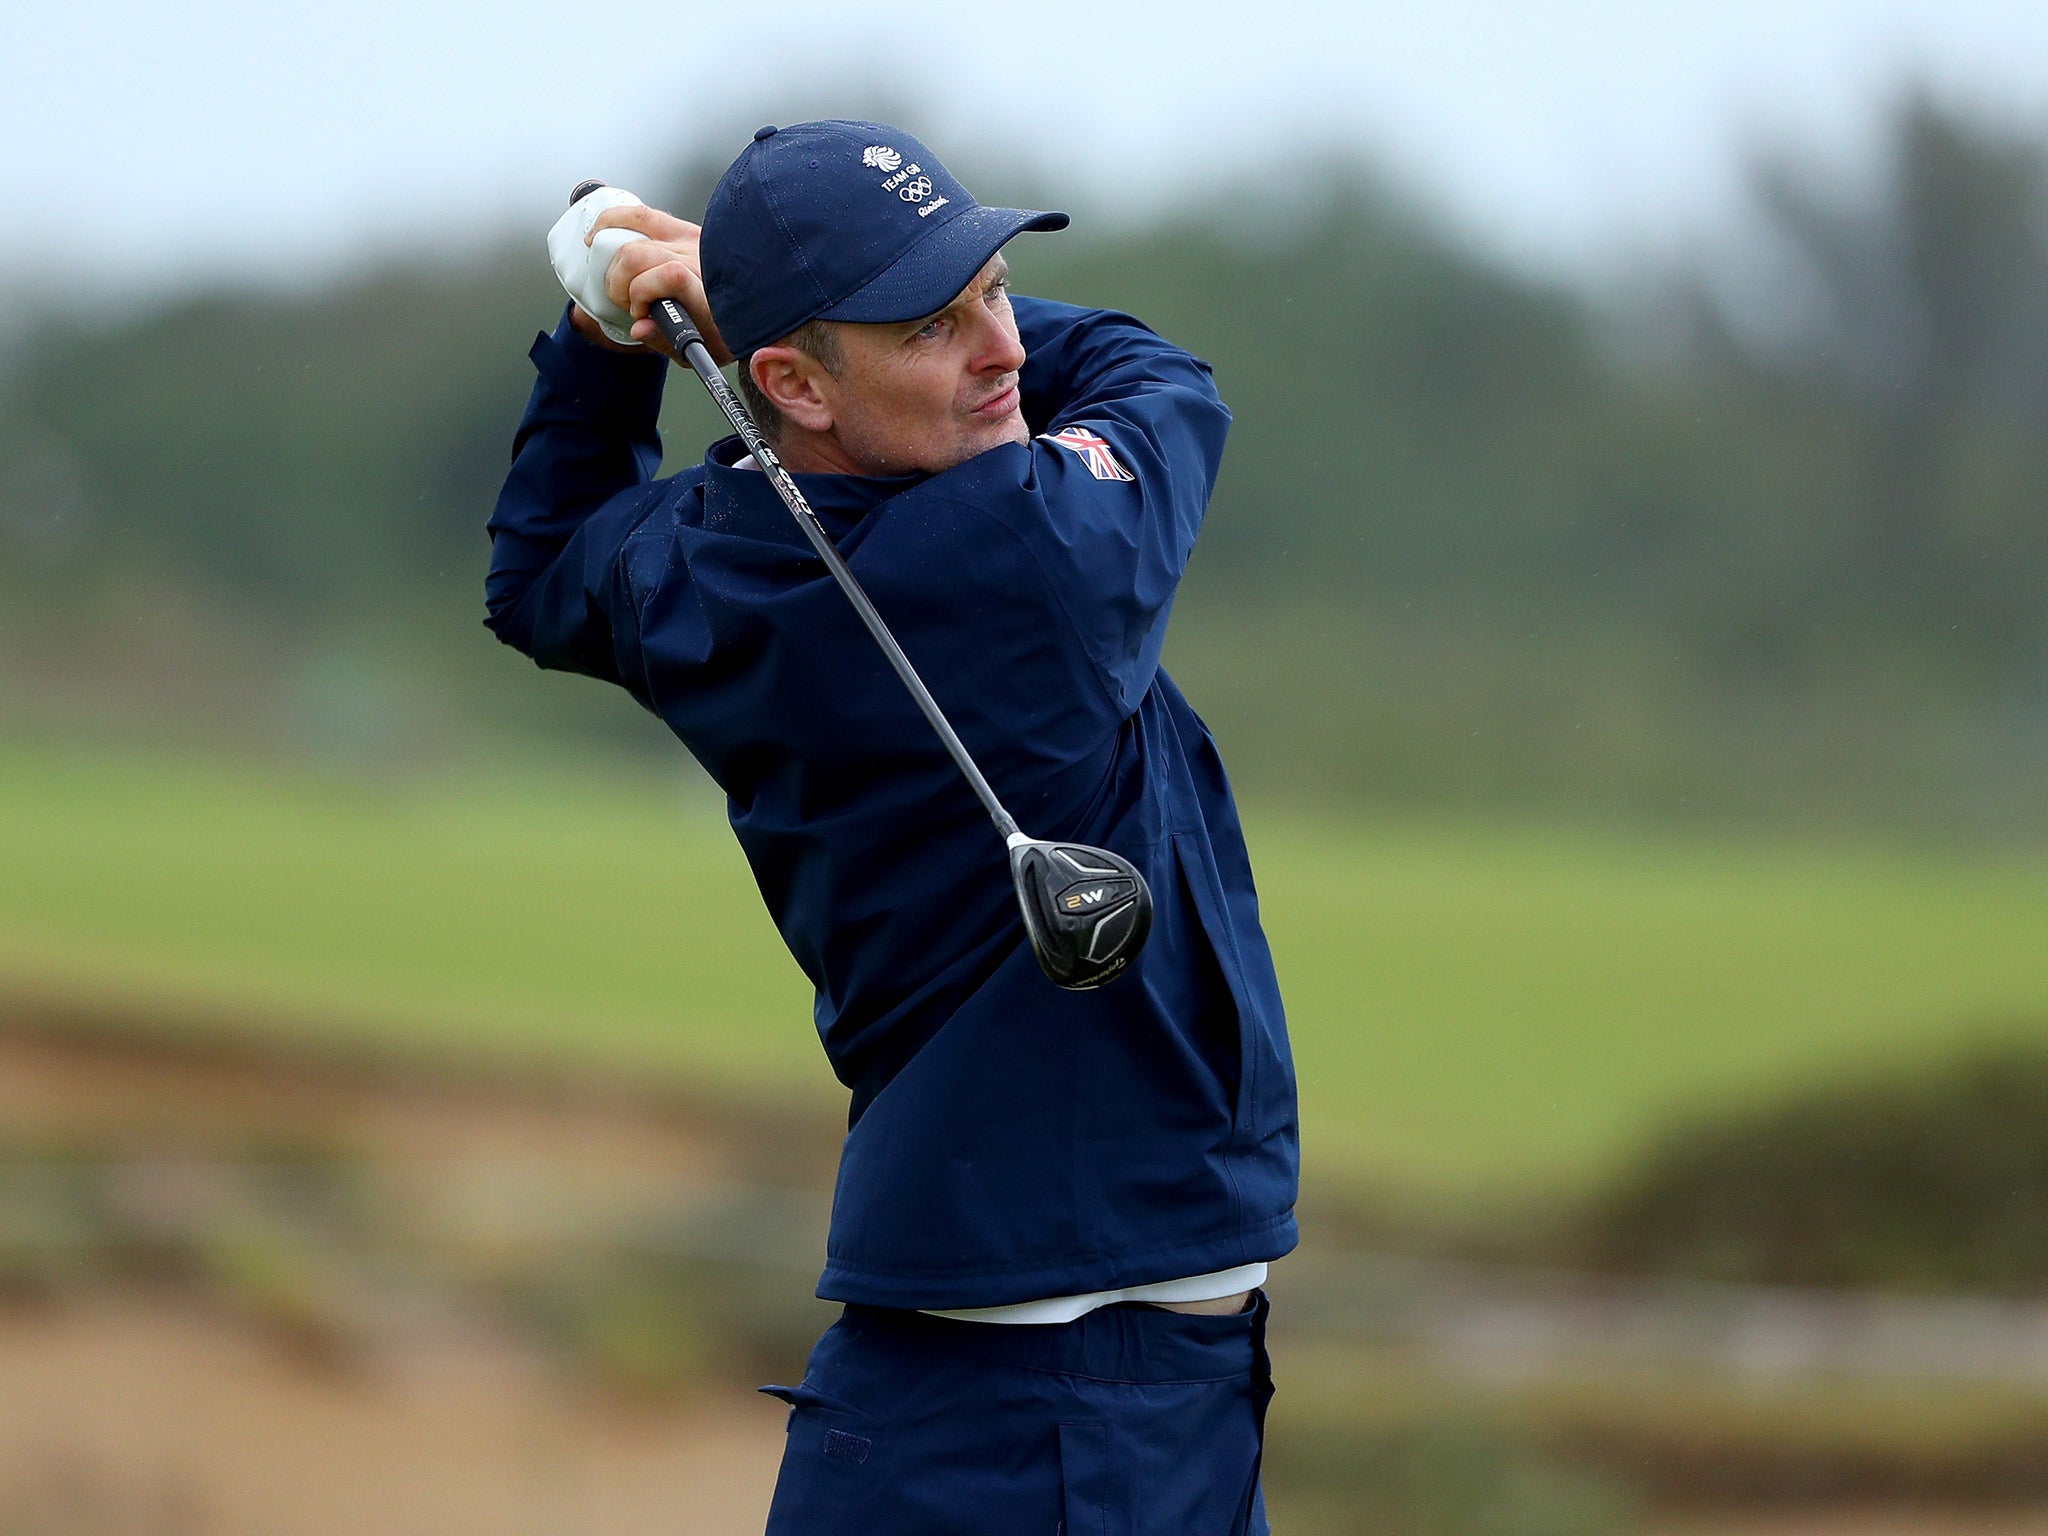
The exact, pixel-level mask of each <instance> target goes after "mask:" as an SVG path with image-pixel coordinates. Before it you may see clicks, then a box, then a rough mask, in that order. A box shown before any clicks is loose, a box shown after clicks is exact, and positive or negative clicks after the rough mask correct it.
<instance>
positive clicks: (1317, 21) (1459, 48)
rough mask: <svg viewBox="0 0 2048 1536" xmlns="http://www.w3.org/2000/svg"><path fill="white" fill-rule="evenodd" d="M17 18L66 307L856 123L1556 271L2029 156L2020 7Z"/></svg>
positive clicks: (41, 264)
mask: <svg viewBox="0 0 2048 1536" xmlns="http://www.w3.org/2000/svg"><path fill="white" fill-rule="evenodd" d="M9 10H10V14H9V17H8V20H7V24H6V29H5V45H4V48H0V143H4V144H5V146H6V148H5V151H4V153H0V178H4V184H0V193H4V196H0V267H5V268H11V269H13V270H15V271H16V272H20V273H24V274H25V275H26V278H27V285H28V286H29V287H32V288H37V289H43V290H54V291H57V292H60V293H67V294H68V293H76V292H79V291H83V290H89V289H104V288H108V287H110V286H114V287H118V288H120V289H122V290H124V291H137V292H141V291H161V290H163V289H165V288H167V287H185V286H190V285H192V284H195V283H201V282H206V281H209V280H220V281H236V282H239V281H245V280H247V279H248V278H249V277H250V276H252V275H264V274H267V275H271V276H280V277H292V276H297V277H300V278H305V279H318V278H319V277H321V276H325V275H327V274H330V273H332V272H333V271H335V270H337V269H338V268H341V267H345V266H348V265H351V264H354V263H357V262H360V261H361V260H363V259H365V258H366V257H370V256H377V255H382V254H384V253H387V252H389V251H391V250H394V249H405V248H409V247H417V246H427V247H430V248H432V249H433V250H435V251H437V252H441V251H448V252H458V251H460V250H461V249H463V248H464V247H466V246H471V245H474V244H475V243H476V242H478V241H480V240H482V239H487V238H491V237H494V236H497V235H499V234H502V233H503V232H505V231H507V230H526V229H529V228H530V229H531V230H532V232H533V234H534V236H535V238H536V240H537V239H538V234H539V231H540V229H541V228H542V227H544V225H545V223H546V221H547V220H548V219H549V218H551V217H552V216H553V212H554V211H555V209H556V208H557V207H558V206H559V203H560V200H561V197H562V193H563V190H564V189H565V188H566V187H567V186H568V184H569V183H570V182H572V181H574V180H575V179H577V178H578V177H580V176H584V175H590V174H596V175H601V176H605V177H607V178H608V179H611V180H614V181H618V182H620V183H622V184H627V185H631V184H633V183H634V182H635V181H639V182H641V183H643V184H649V183H652V182H653V181H654V180H655V179H657V178H658V177H659V175H660V173H661V172H662V171H663V170H664V169H665V168H667V167H670V166H673V165H674V164H675V163H676V162H677V161H678V160H679V159H680V158H681V157H682V156H683V155H684V154H685V153H687V152H688V151H689V150H690V149H692V148H693V147H697V146H703V147H706V148H708V149H711V150H714V151H715V152H717V153H718V154H719V155H720V156H721V158H723V157H725V156H728V155H730V154H731V153H735V152H737V150H738V148H739V142H738V141H737V136H736V135H735V133H734V132H733V126H734V124H735V123H737V122H739V121H740V120H742V118H753V117H758V118H760V119H761V120H762V121H778V120H779V121H790V120H793V119H794V118H796V117H798V116H802V115H816V114H818V113H820V112H823V111H828V110H830V109H831V105H832V104H833V103H835V102H837V101H838V100H840V99H842V96H843V98H844V99H846V100H848V101H861V102H864V101H871V100H873V99H874V95H875V93H876V92H877V91H879V92H882V93H884V94H885V95H886V96H887V98H888V99H890V100H893V101H898V102H902V103H904V104H905V109H906V115H909V116H912V117H913V118H914V121H913V122H912V123H911V124H910V126H913V127H915V128H922V129H924V130H925V133H926V137H928V138H931V139H934V140H936V141H937V142H936V144H935V146H934V147H935V148H938V149H939V150H940V152H941V153H945V154H948V155H949V158H953V159H967V158H977V156H984V157H985V156H987V155H988V154H989V152H991V151H995V152H1001V153H1006V154H1008V155H1010V156H1013V157H1015V158H1018V159H1022V160H1024V161H1027V162H1029V163H1032V164H1034V165H1035V166H1037V167H1039V168H1040V171H1039V174H1040V177H1041V181H1042V184H1043V185H1045V186H1047V187H1050V188H1052V189H1054V190H1056V191H1062V192H1065V193H1067V195H1070V196H1071V197H1072V199H1073V200H1074V201H1075V202H1076V203H1078V204H1080V205H1081V206H1083V207H1092V208H1097V209H1101V210H1103V211H1105V212H1122V213H1142V212H1143V211H1144V210H1146V209H1148V208H1151V207H1155V206H1157V204H1158V203H1159V201H1160V200H1161V199H1163V198H1166V197H1169V196H1171V195H1173V194H1174V193H1175V192H1176V191H1177V190H1181V189H1185V188H1186V187H1188V186H1190V185H1215V184H1226V185H1245V186H1249V185H1266V184H1274V185H1279V186H1282V187H1284V186H1285V184H1286V182H1287V180H1288V178H1289V177H1290V176H1293V175H1295V174H1296V173H1297V171H1298V169H1299V166H1300V158H1301V155H1302V153H1303V152H1304V151H1305V150H1306V149H1307V148H1308V147H1310V146H1311V145H1315V144H1320V143H1326V142H1329V141H1332V140H1335V141H1341V142H1345V143H1355V144H1357V145H1360V146H1362V147H1364V148H1365V149H1366V150H1368V151H1369V152H1370V153H1372V154H1373V155H1374V156H1376V157H1377V158H1378V159H1379V160H1380V161H1382V162H1383V163H1384V164H1386V165H1387V166H1389V167H1391V168H1392V169H1393V170H1395V171H1396V172H1398V173H1399V174H1400V175H1401V176H1402V177H1403V178H1404V179H1406V180H1408V181H1410V182H1411V183H1414V184H1416V185H1418V186H1420V187H1423V188H1425V189H1427V190H1428V191H1429V192H1430V193H1431V194H1432V195H1433V196H1435V197H1436V198H1437V199H1438V200H1439V201H1440V202H1441V203H1442V204H1443V205H1444V206H1445V207H1446V209H1447V210H1449V211H1450V212H1451V214H1452V215H1453V216H1454V217H1455V218H1456V219H1457V220H1458V221H1459V222H1460V223H1462V224H1463V225H1464V226H1466V227H1467V228H1469V229H1471V230H1473V231H1474V232H1475V233H1478V234H1479V235H1481V236H1483V237H1484V238H1485V239H1487V240H1489V241H1491V242H1493V243H1494V244H1496V245H1497V246H1499V247H1501V248H1503V249H1505V250H1507V251H1509V252H1511V253H1513V254H1514V255H1515V256H1516V257H1517V258H1518V259H1522V260H1525V261H1529V262H1533V263H1537V264H1542V265H1547V266H1552V267H1556V266H1564V267H1571V266H1575V265H1582V264H1584V263H1586V262H1588V261H1597V260H1598V259H1599V258H1600V256H1601V255H1602V254H1603V253H1606V252H1611V251H1613V250H1614V249H1616V248H1617V246H1618V245H1621V246H1634V247H1640V246H1642V245H1645V244H1649V245H1670V244H1673V243H1675V242H1679V241H1682V240H1684V239H1685V238H1687V236H1688V233H1689V232H1691V231H1695V230H1700V229H1707V228H1711V227H1712V226H1713V225H1714V223H1715V222H1716V220H1717V219H1718V218H1719V217H1720V216H1721V215H1722V214H1723V213H1724V212H1725V210H1726V208H1727V207H1728V206H1729V204H1730V201H1731V199H1732V198H1733V195H1734V193H1733V188H1734V186H1735V174H1736V173H1735V167H1736V166H1737V164H1738V163H1739V157H1740V151H1741V148H1742V146H1743V145H1744V144H1745V143H1746V142H1749V141H1751V140H1753V139H1754V137H1755V136H1756V135H1757V134H1759V133H1768V134H1777V135H1781V136H1785V137H1796V138H1799V139H1802V140H1806V141H1809V142H1811V143H1813V144H1815V145H1817V146H1819V147H1821V148H1822V149H1824V150H1825V151H1826V152H1828V153H1830V154H1833V155H1836V156H1839V157H1841V158H1842V159H1843V161H1844V163H1845V164H1853V163H1854V160H1855V158H1856V157H1857V156H1858V155H1859V154H1863V153H1867V150H1868V144H1869V131H1870V125H1871V123H1872V121H1873V120H1874V116H1875V109H1876V104H1877V103H1878V102H1879V101H1881V100H1882V99H1883V98H1884V97H1885V96H1886V94H1887V93H1888V92H1891V91H1895V90H1896V89H1897V88H1898V87H1899V85H1900V84H1901V82H1903V81H1905V80H1907V79H1910V78H1920V79H1927V80H1931V81H1933V82H1934V83H1936V84H1937V86H1939V87H1940V88H1941V89H1942V90H1943V91H1944V92H1945V93H1947V94H1949V95H1951V96H1953V97H1955V98H1957V99H1961V100H1966V101H1968V102H1970V103H1972V104H1975V105H1980V106H1982V107H1983V108H1984V109H1985V110H1987V111H1991V112H1995V113H1998V114H2001V115H2006V116H2013V117H2018V118H2020V119H2022V120H2025V121H2029V122H2033V123H2048V5H2043V4H2041V3H2040V0H2028V3H2019V0H1715V3H1713V4H1701V3H1699V0H1688V3H1686V4H1677V3H1664V0H1541V3H1534V0H1532V3H1528V4H1522V5H1508V4H1496V3H1484V0H1399V3H1371V0H1351V3H1342V4H1339V3H1330V4H1320V3H1317V4H1298V5H1288V4H1284V3H1268V4H1252V5H1246V4H1225V3H1221V0H1175V3H1172V4H1152V3H1118V0H1090V3H1068V0H1040V3H1038V4H1036V5H1033V6H1006V7H996V6H987V5H969V4H957V3H956V4H949V5H938V4H930V3H925V0H900V3H897V4H893V5H887V6H876V5H856V4H832V5H823V4H815V3H810V0H766V3H762V4H753V3H732V4H727V5H722V6H717V7H712V6H705V5H699V4H689V3H669V4H647V3H641V0H575V3H573V4H561V5H556V6H539V5H532V4H528V3H525V0H492V3H479V0H350V3H347V4H340V3H335V0H299V3H297V4H295V5H293V6H291V7H283V6H279V5H276V4H275V3H266V4H256V3H254V0H187V3H185V4H183V5H178V6H167V5H162V4H150V5H147V6H145V5H141V4H129V3H111V0H70V3H68V4H64V5H56V4H41V5H35V6H33V7H30V6H27V5H21V4H17V5H12V6H10V7H9ZM711 125H717V127H718V129H719V132H718V133H717V134H715V135H714V134H712V133H711V132H710V131H709V130H710V127H711ZM949 145H957V146H961V150H960V151H957V152H956V151H949V149H948V146H949ZM1068 189H1071V190H1070V191H1069V190H1068ZM977 190H978V191H980V192H981V193H982V195H984V196H988V197H992V198H994V197H1001V196H1002V195H1003V191H1004V189H1002V188H980V189H977ZM536 249H538V247H537V246H536Z"/></svg>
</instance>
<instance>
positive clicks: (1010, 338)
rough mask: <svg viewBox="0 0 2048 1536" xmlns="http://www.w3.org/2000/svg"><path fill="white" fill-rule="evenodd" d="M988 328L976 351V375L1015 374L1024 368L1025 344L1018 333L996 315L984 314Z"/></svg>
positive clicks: (984, 323) (982, 320) (984, 322)
mask: <svg viewBox="0 0 2048 1536" xmlns="http://www.w3.org/2000/svg"><path fill="white" fill-rule="evenodd" d="M981 324H982V325H983V326H984V327H985V328H986V329H985V331H984V333H983V334H982V335H981V336H980V337H978V338H977V345H976V347H975V349H974V371H975V372H976V373H1015V372H1016V371H1017V370H1018V369H1019V368H1022V367H1023V366H1024V343H1023V342H1022V341H1021V340H1019V339H1018V336H1017V333H1016V332H1015V331H1014V330H1012V329H1011V328H1010V327H1009V326H1007V325H1005V324H1004V323H1003V322H1002V320H1000V319H999V318H997V317H996V316H994V315H990V314H984V315H983V316H982V319H981Z"/></svg>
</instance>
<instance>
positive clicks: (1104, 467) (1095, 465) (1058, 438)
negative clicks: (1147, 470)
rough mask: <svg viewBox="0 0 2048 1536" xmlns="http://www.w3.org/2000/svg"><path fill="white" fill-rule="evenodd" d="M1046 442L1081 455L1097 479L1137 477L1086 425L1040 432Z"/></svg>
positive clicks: (1089, 470) (1082, 460) (1090, 472)
mask: <svg viewBox="0 0 2048 1536" xmlns="http://www.w3.org/2000/svg"><path fill="white" fill-rule="evenodd" d="M1040 435H1041V436H1043V437H1044V438H1045V440H1046V441H1047V442H1048V443H1058V444H1059V445H1060V446H1061V447H1062V448H1065V449H1068V450H1069V451H1071V452H1074V453H1078V454H1079V455H1080V456H1081V462H1082V463H1083V464H1086V465H1087V466H1088V473H1089V474H1091V475H1093V476H1094V477H1095V478H1096V479H1098V480H1135V479H1137V478H1138V477H1137V476H1136V475H1134V474H1132V473H1131V472H1130V471H1129V470H1128V469H1125V468H1124V467H1123V465H1122V464H1120V463H1118V462H1117V457H1116V455H1115V454H1113V453H1111V452H1110V451H1109V444H1108V443H1105V442H1104V441H1103V440H1102V439H1101V438H1099V437H1097V436H1096V435H1095V434H1094V433H1093V432H1090V431H1089V430H1088V429H1087V428H1086V427H1065V428H1062V429H1061V430H1060V431H1058V432H1046V433H1042V434H1040Z"/></svg>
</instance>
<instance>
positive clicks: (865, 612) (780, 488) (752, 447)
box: [647, 299, 1020, 840]
mask: <svg viewBox="0 0 2048 1536" xmlns="http://www.w3.org/2000/svg"><path fill="white" fill-rule="evenodd" d="M647 313H648V315H649V317H650V318H652V319H653V321H654V323H655V325H656V326H657V327H659V329H660V331H661V334H662V336H663V337H664V338H666V340H667V341H668V344H669V345H670V346H671V347H673V348H674V349H675V353H676V356H678V357H680V358H681V359H682V360H683V361H684V362H686V363H688V364H689V365H690V368H691V370H692V371H693V372H694V373H695V374H696V375H697V377H698V378H699V379H700V380H702V381H703V384H704V387H705V388H706V389H708V390H709V391H710V392H711V398H712V399H713V400H715V401H717V402H718V408H719V409H720V410H721V411H723V412H724V413H725V419H726V420H727V421H728V422H730V423H731V424H732V429H733V431H735V432H737V433H738V434H739V436H740V441H741V442H743V443H745V444H746V447H747V452H749V453H751V454H752V455H753V456H754V462H755V463H756V464H758V465H759V466H760V467H761V471H762V473H764V474H765V475H767V477H768V480H769V483H770V484H772V485H773V486H774V487H775V490H776V493H777V494H778V495H779V496H781V498H782V504H783V505H784V506H785V507H787V508H789V514H790V516H792V517H794V518H795V519H796V521H797V526H798V527H800V528H801V529H803V531H804V537H805V538H806V539H808V540H810V544H811V548H812V549H814V550H816V551H817V552H818V558H819V559H821V560H823V561H824V562H825V568H826V569H827V570H828V571H830V572H831V573H832V579H833V580H834V581H836V582H838V583H839V589H840V590H841V591H842V592H844V593H845V594H846V598H847V601H848V602H850V603H852V604H853V609H854V612H855V613H857V614H859V615H860V620H861V622H862V623H863V624H865V625H866V626H867V629H868V633H869V634H870V635H873V636H874V638H875V644H877V645H879V646H880V647H881V648H882V654H883V656H885V657H886V658H887V659H888V662H889V665H890V667H892V668H893V669H894V670H895V673H896V675H897V677H899V678H901V679H902V681H903V686H904V687H905V688H907V689H908V690H909V691H910V697H911V700H912V701H913V702H914V703H915V704H916V705H917V707H918V710H919V712H920V713H922V714H923V715H924V717H925V719H926V720H927V721H928V722H930V724H931V728H932V729H933V730H934V731H936V732H937V733H938V737H939V741H940V743H941V744H942V745H943V746H944V747H945V749H946V752H947V755H948V756H950V757H951V758H952V759H953V763H954V766H955V767H957V768H958V769H959V770H960V772H961V774H962V775H963V776H965V778H966V780H967V783H968V787H969V788H971V789H972V790H973V791H974V794H975V798H976V799H978V800H980V801H981V803H982V806H983V808H984V809H986V810H987V812H988V814H989V817H990V819H991V820H993V821H994V822H995V824H996V830H997V831H999V832H1000V833H1002V835H1003V837H1004V839H1005V840H1008V839H1010V838H1012V837H1016V836H1019V835H1020V833H1019V830H1018V827H1017V820H1016V818H1015V817H1014V816H1012V815H1011V814H1010V813H1009V812H1008V811H1007V810H1005V809H1004V807H1003V803H1002V801H1000V800H998V799H997V798H996V792H995V790H994V789H993V788H992V787H991V786H990V784H989V782H988V780H987V779H986V778H984V777H983V776H982V772H981V769H980V768H979V767H978V766H976V764H975V761H974V759H973V757H972V756H970V755H969V753H968V751H967V745H966V743H965V742H963V741H961V739H960V737H959V735H958V734H957V733H956V732H955V731H954V729H953V726H952V723H951V722H950V721H948V720H947V719H946V716H945V712H944V711H943V710H941V709H940V708H939V701H938V700H937V699H935V698H933V697H932V695H931V690H930V689H929V688H927V687H925V685H924V679H923V678H921V677H919V676H918V675H917V669H916V668H915V667H913V666H912V665H911V664H910V658H909V657H908V656H906V655H904V654H903V647H902V646H900V645H898V644H897V643H896V637H895V636H894V635H892V634H891V633H890V632H889V626H888V625H887V624H886V623H884V622H883V621H882V615H881V614H880V613H879V612H877V611H876V609H875V605H874V604H873V603H872V602H871V601H869V599H868V594H867V592H866V590H865V589H864V588H863V587H862V586H861V584H860V582H859V580H858V579H856V578H855V576H854V574H853V572H852V571H851V570H849V569H848V568H847V564H846V561H845V560H844V559H843V558H842V557H841V556H840V553H839V550H838V547H837V546H836V545H834V544H833V542H832V536H831V535H830V534H829V533H827V532H826V531H825V525H824V524H823V523H821V522H819V521H818V514H817V513H815V512H813V511H812V510H811V504H810V503H809V502H808V501H806V500H805V499H804V493H803V492H802V491H801V490H800V489H798V487H797V483H796V481H795V480H794V479H793V478H792V477H791V476H790V473H789V471H788V470H787V469H785V468H783V466H782V460H781V459H779V458H778V457H776V454H775V450H774V449H773V448H771V447H769V446H768V441H767V439H766V438H764V437H762V436H761V429H760V428H759V427H758V426H756V425H755V424H754V418H753V416H752V415H751V414H750V413H749V412H748V410H747V408H746V406H745V405H744V404H743V403H742V402H741V400H740V397H739V396H738V395H737V394H735V393H734V392H733V388H732V386H731V385H730V384H728V383H726V381H725V375H724V374H722V373H720V372H719V371H718V364H716V363H714V362H713V361H712V360H711V353H710V351H709V350H708V349H707V348H706V347H705V345H704V333H703V332H702V331H700V330H698V329H697V324H696V322H695V321H693V320H692V319H691V318H690V316H689V313H688V311H686V310H685V309H684V308H683V306H682V305H680V304H678V303H677V302H676V301H675V300H674V299H657V300H655V302H654V303H653V305H652V306H651V307H650V308H649V309H648V311H647Z"/></svg>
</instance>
